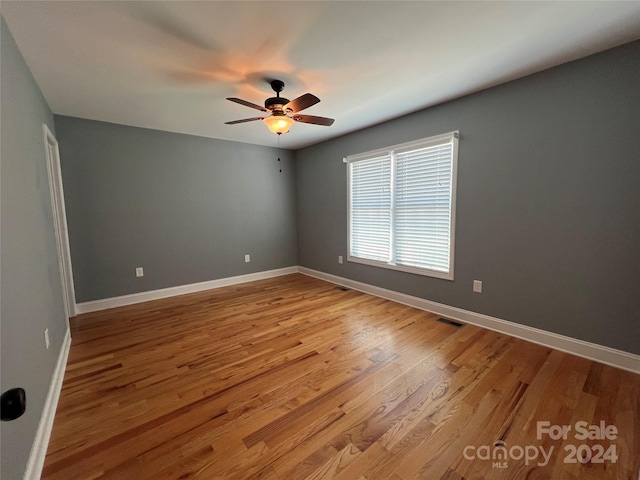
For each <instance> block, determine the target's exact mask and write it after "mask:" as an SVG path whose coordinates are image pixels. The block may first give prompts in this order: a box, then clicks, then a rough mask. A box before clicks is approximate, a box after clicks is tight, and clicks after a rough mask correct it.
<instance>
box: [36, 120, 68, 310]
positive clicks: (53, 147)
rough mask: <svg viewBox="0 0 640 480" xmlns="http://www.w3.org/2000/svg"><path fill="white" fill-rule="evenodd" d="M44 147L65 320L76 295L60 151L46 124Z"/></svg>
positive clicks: (44, 126)
mask: <svg viewBox="0 0 640 480" xmlns="http://www.w3.org/2000/svg"><path fill="white" fill-rule="evenodd" d="M42 130H43V133H44V147H45V155H46V158H47V174H48V177H49V193H50V194H51V209H52V211H53V228H54V233H55V237H56V247H57V251H58V266H59V269H60V280H61V282H62V294H63V300H64V309H65V313H66V315H67V318H72V317H75V316H76V293H75V288H74V286H73V268H72V266H71V250H70V248H69V232H68V230H67V214H66V209H65V204H64V190H63V188H62V170H61V168H60V150H59V149H58V141H57V140H56V138H55V137H54V136H53V133H51V130H49V127H47V125H46V124H44V123H43V124H42Z"/></svg>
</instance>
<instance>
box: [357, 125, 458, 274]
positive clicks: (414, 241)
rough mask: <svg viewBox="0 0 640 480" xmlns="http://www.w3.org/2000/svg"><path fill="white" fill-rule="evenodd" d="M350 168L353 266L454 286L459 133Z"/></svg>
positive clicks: (362, 157)
mask: <svg viewBox="0 0 640 480" xmlns="http://www.w3.org/2000/svg"><path fill="white" fill-rule="evenodd" d="M346 162H347V168H348V173H347V189H348V201H349V205H348V215H349V232H348V233H349V246H348V247H349V250H348V252H349V255H348V260H349V261H351V262H359V263H365V264H368V265H375V266H379V267H384V268H391V269H395V270H402V271H408V272H412V273H417V274H420V275H429V276H433V277H438V278H444V279H448V280H453V245H454V224H455V191H456V172H457V162H458V132H451V133H447V134H444V135H438V136H435V137H429V138H425V139H422V140H418V141H415V142H410V143H404V144H402V145H395V146H393V147H389V148H384V149H380V150H376V151H372V152H367V153H362V154H358V155H351V156H349V157H347V158H346Z"/></svg>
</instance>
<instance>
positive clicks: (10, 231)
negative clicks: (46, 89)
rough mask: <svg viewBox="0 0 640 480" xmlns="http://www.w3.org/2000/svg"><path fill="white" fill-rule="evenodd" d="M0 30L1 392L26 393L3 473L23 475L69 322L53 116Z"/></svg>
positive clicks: (7, 443) (8, 430)
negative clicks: (58, 229) (56, 228)
mask: <svg viewBox="0 0 640 480" xmlns="http://www.w3.org/2000/svg"><path fill="white" fill-rule="evenodd" d="M0 30H1V35H2V40H1V48H2V51H1V53H0V59H1V62H2V65H1V66H0V70H1V72H2V74H1V75H2V78H1V80H0V81H1V83H2V88H1V89H0V95H1V98H0V103H1V104H2V112H1V118H0V121H1V123H2V129H1V132H0V135H1V136H2V150H1V152H0V153H1V156H2V163H1V172H0V177H1V185H0V187H1V194H0V204H1V207H0V208H1V213H2V215H1V217H2V225H1V229H2V241H1V246H0V254H1V259H0V262H1V269H0V270H1V272H0V273H1V283H2V289H1V294H0V301H1V307H0V313H1V315H0V322H1V332H2V340H1V344H2V345H1V346H2V351H1V363H2V366H1V373H2V377H1V383H2V385H1V389H2V391H3V392H4V391H6V390H8V389H10V388H14V387H22V388H24V389H25V390H26V392H27V410H26V412H25V414H24V415H23V416H22V417H20V418H19V419H17V420H14V421H12V422H2V433H1V445H0V446H1V452H2V454H1V462H0V465H1V467H0V477H2V478H3V479H5V480H14V479H20V478H22V475H23V473H24V470H25V467H26V463H27V459H28V456H29V452H30V451H31V446H32V444H33V441H34V438H35V434H36V430H37V428H38V423H39V421H40V417H41V415H42V411H43V406H44V402H45V399H46V395H47V392H48V390H49V384H50V383H51V378H52V374H53V370H54V367H55V364H56V361H57V358H58V355H59V353H60V349H61V346H62V342H63V340H64V334H65V332H66V331H67V320H66V318H65V316H64V306H63V301H62V287H61V285H60V273H59V270H58V259H57V252H56V244H55V237H54V234H53V216H52V212H51V202H50V199H49V184H48V179H47V168H46V163H45V147H44V139H43V133H42V124H43V123H46V124H47V125H48V126H49V128H50V129H51V131H54V128H53V116H52V115H51V111H50V110H49V107H48V106H47V104H46V102H45V100H44V98H43V97H42V95H41V93H40V90H39V88H38V86H37V85H36V83H35V81H34V80H33V77H32V76H31V73H30V72H29V70H28V68H27V66H26V65H25V63H24V60H23V58H22V55H21V54H20V52H19V51H18V49H17V47H16V45H15V43H14V41H13V37H12V36H11V33H10V32H9V29H8V28H7V26H6V24H5V23H4V19H2V20H1V22H0ZM45 328H48V329H49V334H50V339H51V346H50V348H49V350H47V349H46V348H45V344H44V329H45Z"/></svg>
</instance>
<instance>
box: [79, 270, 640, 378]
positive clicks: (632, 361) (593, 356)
mask: <svg viewBox="0 0 640 480" xmlns="http://www.w3.org/2000/svg"><path fill="white" fill-rule="evenodd" d="M296 272H299V273H302V274H304V275H308V276H310V277H315V278H319V279H321V280H326V281H328V282H331V283H335V284H338V285H343V286H345V287H349V288H352V289H354V290H359V291H361V292H364V293H369V294H371V295H375V296H377V297H382V298H386V299H388V300H392V301H394V302H398V303H402V304H405V305H409V306H412V307H415V308H419V309H421V310H427V311H429V312H433V313H436V314H438V315H442V316H443V317H447V318H450V319H452V320H458V321H461V322H464V323H469V324H472V325H477V326H479V327H483V328H487V329H489V330H494V331H496V332H500V333H504V334H507V335H511V336H512V337H517V338H521V339H523V340H527V341H529V342H533V343H537V344H539V345H544V346H545V347H550V348H554V349H556V350H561V351H563V352H567V353H571V354H573V355H578V356H580V357H584V358H588V359H589V360H594V361H596V362H600V363H605V364H607V365H611V366H614V367H617V368H621V369H623V370H628V371H630V372H633V373H640V355H635V354H633V353H629V352H625V351H622V350H616V349H614V348H610V347H605V346H603V345H598V344H595V343H590V342H585V341H584V340H579V339H576V338H571V337H567V336H564V335H559V334H557V333H553V332H547V331H545V330H541V329H539V328H533V327H529V326H527V325H521V324H519V323H514V322H510V321H507V320H502V319H500V318H496V317H491V316H489V315H484V314H481V313H476V312H472V311H469V310H464V309H462V308H457V307H452V306H450V305H445V304H442V303H437V302H432V301H430V300H425V299H423V298H419V297H414V296H412V295H407V294H404V293H399V292H395V291H393V290H388V289H386V288H381V287H376V286H374V285H369V284H367V283H363V282H358V281H355V280H350V279H348V278H344V277H339V276H337V275H332V274H330V273H324V272H320V271H318V270H313V269H310V268H306V267H286V268H280V269H276V270H267V271H264V272H257V273H250V274H247V275H239V276H235V277H228V278H221V279H218V280H210V281H207V282H200V283H192V284H190V285H181V286H178V287H170V288H163V289H161V290H152V291H150V292H141V293H134V294H131V295H124V296H121V297H114V298H106V299H103V300H95V301H92V302H85V303H80V304H78V305H76V311H77V313H88V312H96V311H99V310H106V309H108V308H115V307H122V306H125V305H133V304H135V303H141V302H148V301H150V300H158V299H161V298H168V297H173V296H176V295H184V294H186V293H195V292H201V291H204V290H210V289H213V288H220V287H226V286H230V285H237V284H241V283H246V282H253V281H255V280H263V279H266V278H273V277H278V276H281V275H288V274H291V273H296Z"/></svg>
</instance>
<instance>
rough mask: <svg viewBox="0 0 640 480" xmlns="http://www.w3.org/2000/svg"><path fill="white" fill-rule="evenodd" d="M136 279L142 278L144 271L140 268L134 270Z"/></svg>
mask: <svg viewBox="0 0 640 480" xmlns="http://www.w3.org/2000/svg"><path fill="white" fill-rule="evenodd" d="M136 277H144V270H143V269H142V267H137V268H136Z"/></svg>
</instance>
